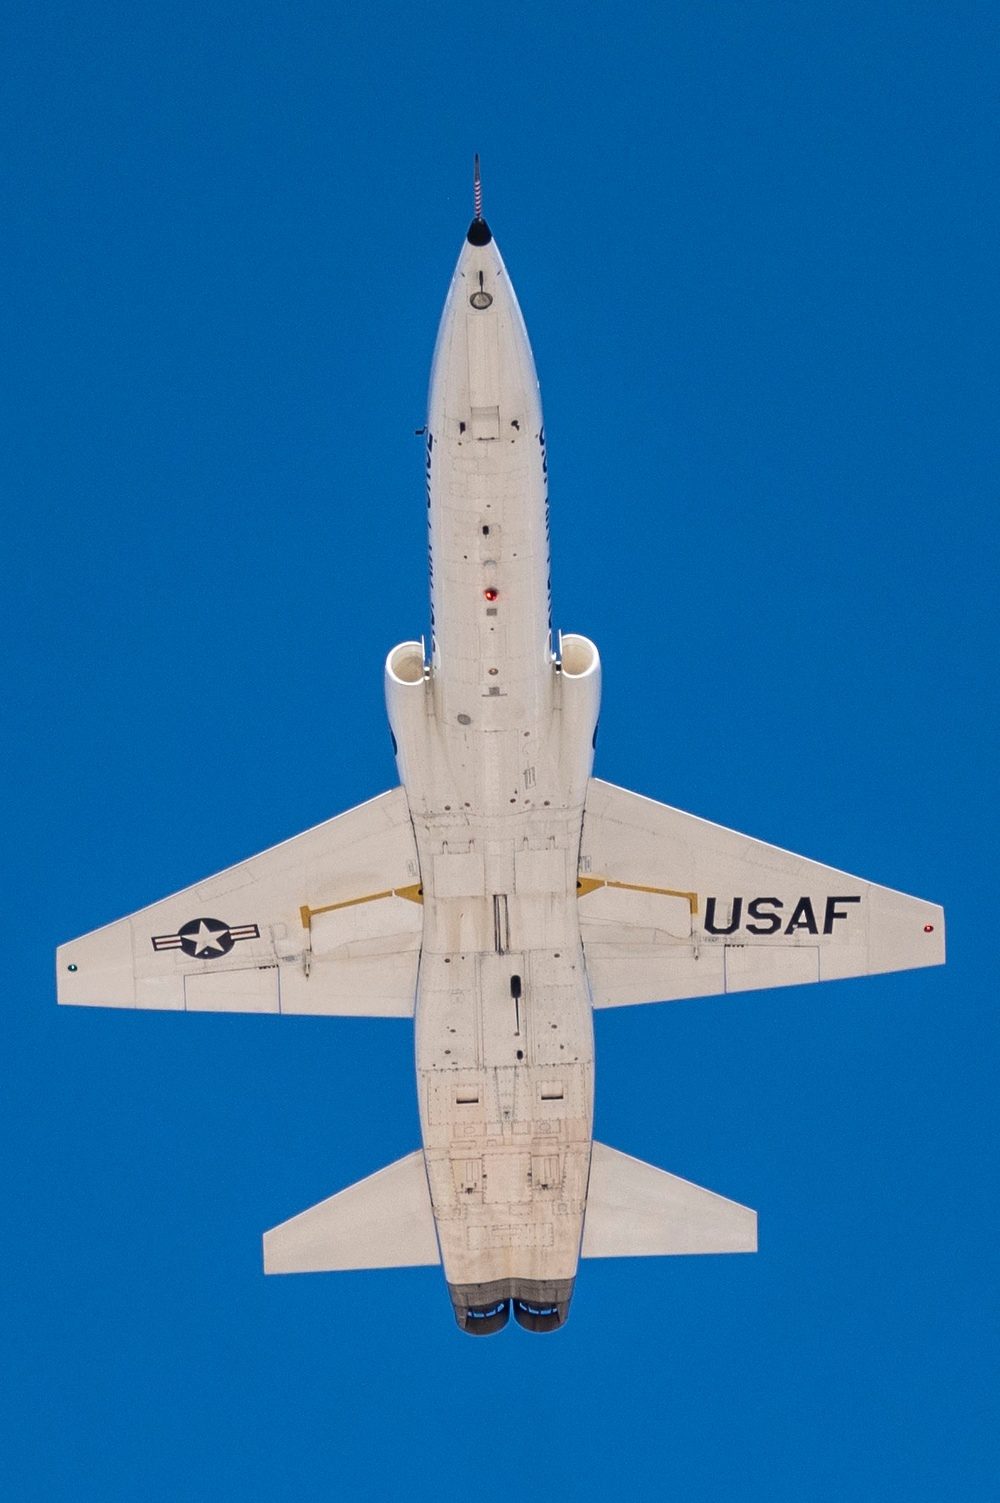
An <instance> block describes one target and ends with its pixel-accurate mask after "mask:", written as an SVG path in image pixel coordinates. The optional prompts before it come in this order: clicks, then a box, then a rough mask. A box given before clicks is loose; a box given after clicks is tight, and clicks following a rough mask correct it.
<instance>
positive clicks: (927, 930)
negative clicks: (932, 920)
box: [924, 924, 934, 934]
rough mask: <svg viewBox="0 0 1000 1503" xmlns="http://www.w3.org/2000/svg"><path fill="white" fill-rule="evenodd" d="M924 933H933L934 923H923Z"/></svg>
mask: <svg viewBox="0 0 1000 1503" xmlns="http://www.w3.org/2000/svg"><path fill="white" fill-rule="evenodd" d="M924 933H925V934H933V933H934V925H933V924H925V925H924Z"/></svg>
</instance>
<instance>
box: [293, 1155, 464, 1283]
mask: <svg viewBox="0 0 1000 1503" xmlns="http://www.w3.org/2000/svg"><path fill="white" fill-rule="evenodd" d="M440 1261H441V1258H440V1254H439V1253H438V1244H437V1233H436V1232H435V1230H434V1215H433V1213H432V1211H431V1197H430V1191H429V1190H428V1188H427V1171H426V1169H425V1168H424V1156H423V1153H422V1152H421V1151H420V1150H419V1149H418V1150H417V1152H416V1153H409V1154H407V1156H406V1158H405V1159H397V1160H396V1162H395V1163H394V1164H390V1165H389V1166H388V1167H387V1168H385V1169H380V1170H379V1171H378V1173H377V1174H371V1175H369V1176H368V1178H367V1179H361V1180H358V1182H357V1184H356V1185H350V1186H349V1187H348V1189H346V1190H341V1191H340V1194H339V1195H331V1196H330V1199H329V1200H321V1201H320V1203H319V1205H315V1206H311V1207H310V1208H309V1210H308V1211H302V1212H301V1214H300V1215H298V1216H293V1217H292V1218H291V1220H290V1221H283V1222H282V1223H281V1225H280V1226H275V1227H272V1228H271V1230H270V1231H269V1232H265V1233H264V1272H265V1273H330V1272H334V1271H337V1270H344V1269H348V1268H413V1267H416V1266H418V1265H420V1264H427V1263H440Z"/></svg>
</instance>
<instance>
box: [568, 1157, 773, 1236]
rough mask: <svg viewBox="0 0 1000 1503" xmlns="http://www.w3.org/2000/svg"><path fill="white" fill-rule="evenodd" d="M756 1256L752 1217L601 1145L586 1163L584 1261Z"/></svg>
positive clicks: (745, 1208) (754, 1215)
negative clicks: (676, 1255) (680, 1255)
mask: <svg viewBox="0 0 1000 1503" xmlns="http://www.w3.org/2000/svg"><path fill="white" fill-rule="evenodd" d="M756 1251H757V1212H756V1211H751V1210H750V1208H749V1206H741V1205H738V1204H737V1202H736V1201H735V1200H726V1199H725V1198H724V1196H722V1195H715V1194H713V1193H712V1191H711V1190H703V1189H702V1188H701V1186H700V1185H692V1184H691V1183H690V1181H689V1180H686V1179H678V1177H677V1175H676V1174H667V1172H666V1171H665V1170H663V1169H654V1167H653V1165H652V1164H644V1163H643V1162H642V1160H641V1159H633V1158H630V1157H629V1155H628V1154H627V1153H619V1152H618V1151H617V1150H616V1149H614V1148H608V1147H607V1146H606V1145H605V1144H604V1143H595V1144H594V1154H593V1158H592V1159H591V1162H590V1188H589V1190H588V1192H587V1216H586V1220H585V1221H584V1225H583V1247H582V1249H581V1253H582V1256H583V1257H585V1258H651V1257H665V1256H669V1255H670V1254H672V1253H734V1252H756Z"/></svg>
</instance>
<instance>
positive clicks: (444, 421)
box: [427, 219, 541, 440]
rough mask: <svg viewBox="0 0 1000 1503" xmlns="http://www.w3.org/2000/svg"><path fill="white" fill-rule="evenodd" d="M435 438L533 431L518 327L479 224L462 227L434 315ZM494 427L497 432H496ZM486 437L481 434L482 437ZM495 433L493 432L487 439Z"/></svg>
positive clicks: (527, 360)
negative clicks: (461, 239)
mask: <svg viewBox="0 0 1000 1503" xmlns="http://www.w3.org/2000/svg"><path fill="white" fill-rule="evenodd" d="M427 423H428V427H429V429H430V431H431V432H432V433H433V434H434V435H435V437H436V438H441V437H444V436H445V435H446V434H447V435H450V436H454V437H455V438H456V440H457V439H459V438H461V437H463V436H464V435H465V434H469V435H470V437H471V436H472V434H473V431H475V436H476V437H484V438H485V437H499V434H500V431H501V429H502V431H504V432H505V433H506V431H507V429H508V428H510V426H511V424H512V423H514V424H516V425H517V426H515V427H514V428H513V429H512V433H513V434H515V435H516V434H518V433H521V432H525V431H527V429H528V428H529V427H530V428H531V429H533V430H535V431H537V429H539V428H540V426H541V403H540V401H539V396H538V377H537V375H536V374H535V362H534V359H533V358H532V354H531V346H530V344H529V343H528V334H527V330H526V329H525V327H524V319H523V318H522V316H521V310H520V308H519V307H518V302H517V298H516V297H515V295H514V289H513V287H512V286H511V284H510V278H509V276H508V275H507V268H506V267H505V266H504V263H503V258H502V256H501V255H500V252H499V250H498V249H497V243H496V241H495V240H494V239H493V235H492V233H491V231H490V227H489V225H488V224H487V223H486V221H485V219H474V220H473V221H472V224H471V225H470V226H469V230H468V233H467V235H466V237H465V242H464V244H463V246H462V250H461V253H460V255H459V258H458V264H457V266H456V267H455V273H454V276H453V277H452V279H451V286H450V288H449V289H448V297H447V300H446V302H445V305H444V311H443V313H442V314H441V323H440V326H439V328H438V337H437V344H436V346H435V349H434V363H433V366H432V368H431V384H430V393H429V398H428V406H427ZM498 425H499V426H498ZM487 430H488V431H487ZM494 430H496V431H494Z"/></svg>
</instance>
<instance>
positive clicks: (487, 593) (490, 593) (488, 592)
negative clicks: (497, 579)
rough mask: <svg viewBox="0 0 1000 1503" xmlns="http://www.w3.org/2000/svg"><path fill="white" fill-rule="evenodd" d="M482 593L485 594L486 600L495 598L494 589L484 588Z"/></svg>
mask: <svg viewBox="0 0 1000 1503" xmlns="http://www.w3.org/2000/svg"><path fill="white" fill-rule="evenodd" d="M483 594H484V595H485V596H486V599H487V600H495V599H496V598H497V592H496V590H484V591H483Z"/></svg>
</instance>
